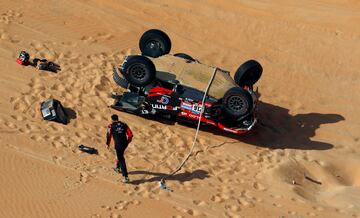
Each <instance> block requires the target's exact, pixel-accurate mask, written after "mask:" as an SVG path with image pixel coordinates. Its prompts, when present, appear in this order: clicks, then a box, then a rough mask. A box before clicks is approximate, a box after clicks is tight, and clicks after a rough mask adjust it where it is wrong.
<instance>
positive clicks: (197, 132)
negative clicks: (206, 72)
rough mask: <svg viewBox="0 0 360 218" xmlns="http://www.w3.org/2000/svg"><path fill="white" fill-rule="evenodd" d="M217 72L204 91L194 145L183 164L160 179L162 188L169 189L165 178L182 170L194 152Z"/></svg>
mask: <svg viewBox="0 0 360 218" xmlns="http://www.w3.org/2000/svg"><path fill="white" fill-rule="evenodd" d="M215 74H216V69H214V72H213V74H212V76H211V79H210V80H209V83H208V85H207V87H206V89H205V92H204V95H203V99H202V102H201V112H200V115H199V120H198V124H197V128H196V133H195V137H194V141H193V143H192V146H191V149H190V151H189V153H188V155H187V156H186V157H185V158H184V160H183V161H182V162H181V164H180V165H179V166H178V168H176V170H174V171H173V172H172V173H170V174H168V175H166V176H163V177H162V178H161V180H160V188H161V189H167V187H166V185H165V179H167V178H169V177H170V176H173V175H175V174H176V173H177V172H179V170H181V168H182V167H183V166H184V165H185V163H186V161H187V160H188V159H189V158H190V156H191V154H192V153H193V150H194V148H195V144H196V140H197V137H198V134H199V129H200V124H201V118H202V115H203V113H204V110H205V105H204V103H205V98H206V96H207V93H208V92H209V88H210V85H211V83H212V82H213V80H214V77H215Z"/></svg>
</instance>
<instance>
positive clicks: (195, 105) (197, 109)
mask: <svg viewBox="0 0 360 218" xmlns="http://www.w3.org/2000/svg"><path fill="white" fill-rule="evenodd" d="M201 109H202V107H201V106H200V105H198V104H194V105H193V107H192V111H193V112H194V113H201Z"/></svg>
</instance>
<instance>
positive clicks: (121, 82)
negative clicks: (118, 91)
mask: <svg viewBox="0 0 360 218" xmlns="http://www.w3.org/2000/svg"><path fill="white" fill-rule="evenodd" d="M113 79H114V81H115V83H116V84H117V85H118V86H120V87H122V88H125V89H126V88H128V85H129V83H128V81H126V80H125V79H124V78H122V77H120V75H119V74H118V73H116V72H113Z"/></svg>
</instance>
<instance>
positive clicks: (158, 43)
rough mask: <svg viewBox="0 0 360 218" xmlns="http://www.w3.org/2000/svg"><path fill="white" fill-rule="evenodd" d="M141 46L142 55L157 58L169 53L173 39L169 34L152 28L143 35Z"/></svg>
mask: <svg viewBox="0 0 360 218" xmlns="http://www.w3.org/2000/svg"><path fill="white" fill-rule="evenodd" d="M139 47H140V51H141V53H142V55H145V56H149V57H153V58H157V57H159V56H162V55H165V54H169V52H170V50H171V41H170V38H169V36H168V35H166V33H164V32H163V31H161V30H157V29H151V30H148V31H146V32H145V33H144V34H143V35H142V36H141V38H140V41H139Z"/></svg>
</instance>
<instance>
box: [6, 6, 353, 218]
mask: <svg viewBox="0 0 360 218" xmlns="http://www.w3.org/2000/svg"><path fill="white" fill-rule="evenodd" d="M359 24H360V3H359V1H356V0H337V1H335V0H313V1H310V0H304V1H283V0H274V1H268V0H259V1H249V0H222V1H215V0H202V1H174V0H169V1H160V0H146V1H145V0H139V1H128V0H107V1H102V0H62V1H44V0H39V1H32V0H26V1H25V0H22V1H20V0H13V1H5V0H1V1H0V66H1V67H0V84H1V86H0V148H1V152H0V187H1V188H0V217H177V218H178V217H360V168H359V166H360V156H359V155H360V148H359V147H360V118H359V117H360V110H359V105H360V86H359V84H360V72H359V69H360V59H359V57H360V28H359ZM151 28H158V29H161V30H163V31H165V32H166V33H167V34H168V35H169V36H170V38H171V39H172V42H173V47H172V51H171V53H177V52H184V53H188V54H190V55H192V56H193V57H195V58H197V59H199V60H200V61H201V62H203V63H205V64H209V65H212V66H218V67H221V68H224V69H227V70H229V71H231V73H232V74H233V73H234V71H235V70H236V69H237V67H238V66H239V65H240V64H241V63H242V62H244V61H246V60H248V59H256V60H258V61H259V62H260V63H261V64H262V65H263V68H264V73H263V76H262V78H261V79H260V81H259V82H258V83H257V85H256V87H257V88H258V89H259V93H260V94H261V97H260V100H261V102H260V105H259V112H258V114H259V118H260V122H259V124H258V125H257V127H256V128H255V129H254V130H253V131H252V132H250V133H248V134H246V135H241V136H235V135H231V134H226V133H223V132H221V131H218V130H211V129H202V130H201V131H200V134H199V139H198V143H197V145H196V147H195V152H194V153H193V155H192V156H191V158H190V160H189V161H188V162H187V164H186V165H185V166H184V168H183V169H182V170H181V171H180V172H179V173H178V174H177V175H175V176H174V177H171V178H169V179H168V180H167V185H168V187H169V188H171V189H172V191H169V190H160V189H159V183H158V181H159V180H160V178H161V177H162V176H163V175H165V174H167V173H169V172H171V171H172V170H174V169H175V168H176V167H177V166H178V164H179V163H180V162H181V161H182V159H183V158H184V156H185V155H186V154H187V153H188V151H189V149H190V146H191V144H192V140H193V137H194V134H195V129H194V128H190V127H187V126H184V125H181V124H178V123H176V124H173V125H170V124H167V123H163V122H159V121H156V120H150V121H149V120H146V119H143V118H141V117H137V116H134V115H130V114H126V113H122V112H117V111H114V110H112V109H109V108H108V106H109V105H111V104H112V99H111V98H110V97H109V93H110V92H112V91H119V88H118V87H117V86H116V85H115V83H114V82H113V80H112V67H113V66H116V65H119V64H120V63H121V61H122V59H123V56H124V55H127V54H134V53H138V52H139V48H138V40H139V37H140V36H141V34H142V33H143V32H144V31H146V30H148V29H151ZM21 50H26V51H28V52H29V53H30V54H31V58H34V57H38V58H47V59H49V60H51V61H54V62H55V63H58V64H59V65H60V66H61V69H62V70H61V71H59V72H58V73H56V74H55V73H50V72H42V71H38V70H36V69H35V68H33V67H29V66H28V67H24V66H20V65H18V64H16V63H15V60H16V58H17V55H18V53H19V52H20V51H21ZM120 91H121V90H120ZM49 97H53V98H56V99H59V100H60V101H61V102H62V103H63V105H64V106H65V107H66V108H67V111H68V112H69V113H70V114H71V117H72V119H71V121H70V123H69V124H68V125H66V126H65V125H62V124H58V123H54V122H46V121H43V120H42V118H41V115H40V112H39V104H40V102H42V101H43V100H45V99H47V98H49ZM112 113H117V114H118V115H119V116H120V118H121V119H122V120H123V121H125V122H127V123H128V124H129V125H130V127H131V128H132V130H133V132H134V134H135V136H134V139H133V142H132V143H131V144H130V146H129V148H128V149H127V151H126V155H125V156H126V159H127V164H128V168H129V171H130V175H129V176H130V179H131V181H132V182H131V184H123V183H121V181H120V180H121V176H120V175H118V174H116V173H115V172H114V171H113V170H112V167H113V166H114V162H115V154H114V150H113V149H112V150H110V151H109V150H107V149H106V147H105V144H104V143H105V138H104V137H105V130H106V126H107V124H108V123H109V120H110V119H109V118H110V115H111V114H112ZM79 144H85V145H89V146H92V147H95V148H97V149H98V150H99V155H89V154H86V153H82V152H80V151H79V150H78V149H77V146H78V145H79Z"/></svg>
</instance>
